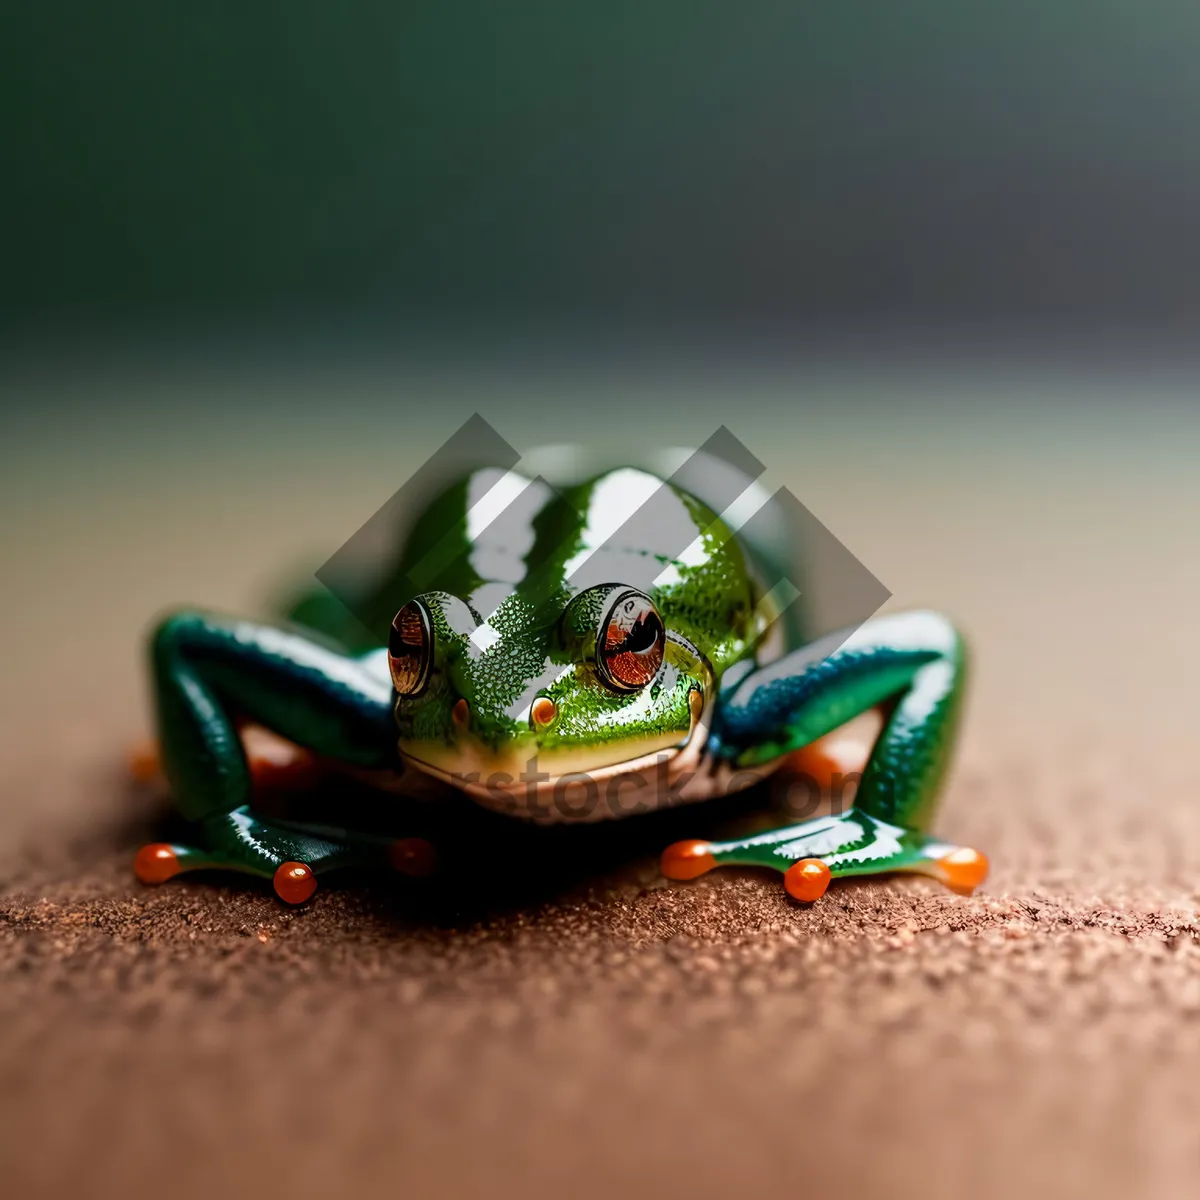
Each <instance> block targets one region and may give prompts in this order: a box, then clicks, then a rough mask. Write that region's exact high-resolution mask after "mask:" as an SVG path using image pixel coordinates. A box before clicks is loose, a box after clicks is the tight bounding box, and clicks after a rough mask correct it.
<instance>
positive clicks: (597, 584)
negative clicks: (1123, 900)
mask: <svg viewBox="0 0 1200 1200" xmlns="http://www.w3.org/2000/svg"><path fill="white" fill-rule="evenodd" d="M502 474H503V473H502V472H493V473H491V479H490V480H489V478H488V475H489V473H488V472H476V473H474V474H473V475H471V476H467V477H466V478H464V479H463V480H462V481H461V482H460V483H457V484H455V485H453V486H452V487H450V488H449V489H447V490H446V491H445V492H444V493H443V494H442V495H440V496H439V497H438V498H437V499H436V500H435V501H434V502H433V503H432V504H431V505H430V506H429V508H428V510H427V511H426V512H425V513H424V514H423V515H422V516H421V517H420V518H418V520H417V521H416V522H415V524H414V527H413V529H412V532H411V534H410V536H409V538H408V540H407V542H406V543H405V545H404V547H403V549H402V551H401V553H400V554H399V555H398V557H397V564H396V569H395V571H394V573H393V574H394V576H395V577H396V578H400V577H406V576H407V575H408V573H409V572H410V571H411V570H412V569H413V568H414V565H416V564H420V563H421V562H427V561H429V559H430V556H431V555H438V554H440V555H442V557H443V559H444V560H445V562H446V564H447V565H446V566H445V568H444V569H442V570H441V572H440V574H439V576H438V578H437V581H436V586H435V587H433V588H431V589H429V590H427V591H425V592H423V593H422V594H421V595H419V596H402V597H396V600H397V603H396V607H395V610H394V611H395V612H396V617H395V620H394V621H393V629H392V635H391V642H390V644H389V647H388V648H379V647H377V646H375V647H369V646H364V645H362V644H357V645H356V644H355V642H354V637H355V636H356V635H355V634H354V633H353V631H352V630H351V629H350V628H349V627H348V626H346V625H345V624H344V614H342V615H340V616H339V614H338V613H337V611H336V610H333V609H330V608H329V607H328V606H324V607H323V606H322V604H321V602H320V600H319V598H312V599H310V600H307V601H306V602H304V603H302V604H301V605H300V606H299V607H298V608H297V609H296V610H294V611H293V612H292V613H291V616H292V619H293V622H294V623H292V624H281V625H277V626H272V625H266V624H260V623H256V622H251V621H245V620H239V619H236V618H225V617H220V616H215V615H212V614H205V613H194V612H184V613H177V614H175V615H173V616H170V617H168V618H167V619H166V620H165V621H163V622H162V623H161V624H160V626H159V627H158V629H157V630H156V632H155V634H154V637H153V639H152V641H151V662H152V671H153V679H154V687H155V699H156V713H157V721H158V738H159V756H160V759H161V765H162V769H163V772H164V774H165V775H166V777H167V779H168V781H169V783H170V785H171V789H172V792H173V795H174V798H175V802H176V804H177V806H178V807H179V809H180V811H181V812H182V813H183V815H184V816H185V817H187V818H188V819H189V820H190V821H191V822H192V823H193V825H192V828H193V831H194V837H192V838H190V839H189V841H188V843H187V844H185V845H174V844H172V845H169V846H168V845H163V844H156V845H155V846H152V847H146V848H144V849H143V851H142V852H141V853H140V854H139V856H138V861H137V864H136V870H137V874H138V877H139V878H140V879H142V880H143V882H146V883H159V882H163V881H164V880H166V879H168V878H171V877H173V876H174V875H175V874H178V873H179V872H181V871H186V870H191V869H195V868H201V867H222V868H232V869H235V870H242V871H246V872H248V873H250V874H254V875H259V876H261V877H264V878H268V879H272V880H273V881H274V886H275V890H276V892H277V894H278V895H279V896H280V898H281V899H283V900H285V901H287V902H289V903H301V902H303V901H305V900H307V899H308V898H309V897H310V896H311V895H312V894H313V892H314V891H315V889H316V886H317V877H318V876H319V875H320V874H322V873H324V872H325V871H328V870H332V869H335V868H338V867H342V866H349V865H354V864H362V863H387V864H390V865H391V866H393V867H394V868H396V869H399V870H404V871H406V873H409V874H413V875H422V874H427V873H428V872H429V871H430V870H432V869H433V864H434V862H435V855H434V852H433V850H432V848H431V847H428V845H427V844H426V843H423V842H420V840H419V839H403V840H402V841H401V842H392V841H389V840H387V839H381V838H377V837H372V836H370V835H366V834H363V833H361V832H359V831H355V830H353V829H349V828H345V827H344V826H343V825H342V824H340V823H339V822H338V820H337V814H336V811H335V812H334V813H332V814H331V819H330V820H329V821H328V823H324V824H322V825H321V826H320V827H306V826H303V825H299V824H295V823H291V822H284V821H280V820H278V819H272V818H268V817H265V816H262V815H260V814H258V813H256V812H252V811H251V809H250V800H251V792H252V787H253V784H254V781H255V778H256V776H257V772H258V770H259V766H258V763H257V760H256V759H255V757H254V754H253V752H252V748H251V742H250V741H249V740H248V739H246V738H245V737H244V735H243V734H242V732H241V730H242V728H243V727H244V724H245V722H251V723H252V724H253V725H254V726H258V727H262V728H265V729H266V730H268V731H270V732H271V733H272V734H275V735H278V736H279V737H281V738H283V739H286V740H287V742H289V743H292V744H294V745H295V746H297V747H301V748H302V751H299V750H298V751H297V752H296V753H297V755H301V754H303V756H304V757H305V758H307V759H308V761H309V762H311V761H314V756H316V758H318V759H319V760H320V761H321V762H323V763H330V764H340V765H341V766H342V767H344V768H346V769H348V770H353V771H356V772H362V771H364V770H366V771H371V772H376V773H381V774H382V775H385V776H387V777H388V779H389V781H390V787H391V788H393V789H394V790H400V791H404V790H406V789H409V788H412V789H414V790H416V791H421V792H422V793H424V792H427V791H429V790H430V789H433V790H434V791H436V790H437V789H438V788H445V787H453V788H456V789H458V790H461V791H464V792H466V793H467V794H468V795H470V796H472V797H473V798H474V799H476V800H478V801H479V802H480V803H482V804H484V805H486V806H488V807H492V808H495V809H498V810H499V811H502V812H507V813H509V814H511V815H513V816H516V817H522V818H526V819H532V820H543V821H565V820H595V819H600V818H604V817H615V816H624V815H629V814H630V813H634V812H640V811H648V810H650V809H652V808H654V807H657V806H658V805H660V804H663V803H677V802H681V801H685V800H700V799H704V798H705V797H706V796H709V795H720V794H723V793H725V792H728V791H736V790H739V789H741V788H745V787H748V786H750V785H751V784H752V783H754V782H755V781H756V780H759V779H762V778H765V777H767V776H770V775H771V774H772V773H773V772H775V771H777V770H779V769H780V768H782V767H784V766H785V765H786V764H788V763H789V762H792V763H793V764H794V763H795V762H799V761H801V759H800V757H798V752H800V751H802V750H803V749H804V748H805V747H814V746H819V745H820V744H821V742H822V739H824V738H826V737H827V735H829V734H830V733H831V732H832V731H833V730H835V729H837V728H838V727H840V726H842V725H843V724H844V723H845V722H846V721H847V720H849V719H850V718H851V717H854V716H855V715H857V714H859V713H863V712H866V711H868V710H871V709H874V708H876V707H878V706H886V710H887V713H888V715H887V718H886V720H885V722H884V725H883V729H882V731H881V732H880V734H879V736H878V738H877V739H876V740H875V743H874V746H873V748H872V749H871V752H870V759H869V762H868V764H867V767H866V770H865V772H864V774H863V779H862V782H861V784H860V785H859V787H858V790H857V793H856V795H855V800H854V806H853V807H852V808H850V809H849V810H848V811H846V812H845V813H843V814H839V815H835V816H831V817H823V818H817V819H815V820H810V821H805V822H802V823H800V824H793V825H789V826H785V827H784V828H782V829H778V830H773V831H770V832H767V833H763V834H759V835H756V836H755V837H751V838H746V839H741V840H737V841H731V842H703V843H701V842H684V843H679V844H677V845H676V846H673V847H670V848H668V850H667V851H666V852H665V853H664V856H663V862H662V869H663V872H664V874H666V875H667V876H668V877H669V878H673V879H692V878H695V877H697V876H698V875H700V874H703V873H704V872H706V871H708V870H710V869H712V868H713V867H716V866H719V865H722V864H748V865H757V866H771V867H774V868H776V869H778V870H780V871H782V872H784V875H785V887H786V890H787V892H788V894H790V895H791V896H792V897H793V898H794V899H796V900H799V901H801V902H805V903H811V902H812V901H814V900H816V899H818V898H819V897H820V895H822V894H823V893H824V891H825V889H826V888H827V887H828V886H829V883H830V881H831V879H835V878H839V877H843V876H848V875H866V874H877V873H881V872H889V871H919V872H923V873H926V874H929V875H931V876H933V877H934V878H938V879H940V880H941V881H942V882H944V883H945V884H946V885H947V886H949V887H951V888H954V889H955V890H959V891H970V890H971V889H972V888H973V887H974V886H976V885H977V884H978V883H979V882H981V881H982V878H983V876H984V874H985V873H986V859H985V858H984V857H983V856H982V855H981V854H979V853H978V852H977V851H974V850H969V849H966V848H963V847H955V846H952V845H949V844H947V843H944V842H941V841H938V840H937V839H935V838H932V837H930V836H929V835H928V834H927V832H926V829H927V826H928V823H929V820H930V818H931V816H932V811H933V803H934V800H935V798H936V795H937V792H938V789H939V787H940V784H941V781H942V778H943V776H944V772H945V768H946V765H947V762H948V759H949V755H950V751H951V749H952V746H953V740H954V733H955V728H956V723H957V717H958V711H959V707H960V700H961V693H962V681H963V666H964V655H963V647H962V643H961V640H960V639H959V637H958V635H957V633H955V631H954V630H953V628H952V627H951V626H950V625H949V623H948V622H947V621H946V620H945V619H944V618H942V617H939V616H937V615H936V614H934V613H909V614H900V615H897V616H888V617H883V618H876V619H874V620H872V621H869V622H867V623H866V624H865V625H863V626H862V627H861V628H859V629H858V630H856V631H854V632H853V633H850V634H849V636H847V637H846V638H845V640H844V641H843V643H842V644H841V646H840V647H839V648H838V649H837V650H836V651H835V652H834V653H833V654H831V655H828V656H827V657H824V658H821V657H819V656H817V655H814V654H812V653H811V652H809V651H806V649H805V648H804V647H803V646H798V647H796V648H795V649H792V650H791V651H788V650H786V649H785V650H784V652H783V653H781V654H779V655H778V656H777V657H775V658H774V659H773V660H772V661H760V660H759V657H758V656H759V655H762V654H763V637H762V635H763V633H764V630H765V628H766V627H767V626H768V625H770V624H771V623H772V619H773V613H772V611H771V610H770V609H769V607H767V605H766V602H765V601H764V600H763V597H762V595H761V589H760V588H759V587H758V586H757V584H756V582H755V579H754V574H753V564H752V563H751V562H749V561H748V557H747V554H746V552H745V550H744V548H743V547H742V546H741V544H740V543H739V541H738V539H737V538H736V537H732V536H730V533H729V530H728V529H727V528H726V527H725V526H724V525H723V524H722V523H721V521H720V520H718V519H717V517H716V516H715V514H714V513H713V512H712V511H711V510H710V509H708V508H707V507H706V506H705V505H704V504H703V503H702V502H701V501H700V500H698V499H696V498H695V497H693V496H691V495H688V494H687V493H685V492H682V491H680V490H678V489H676V488H673V487H671V486H670V485H669V484H668V485H664V484H662V483H661V481H659V480H657V479H655V478H653V477H651V476H648V475H646V473H644V472H637V471H632V470H629V469H622V470H618V471H613V472H608V473H606V474H604V475H600V476H597V477H596V478H594V479H592V480H589V481H587V482H586V483H583V484H580V485H578V486H576V487H574V488H571V489H567V490H565V491H564V492H563V493H562V495H563V497H564V498H565V499H566V501H567V503H566V504H565V505H564V504H562V503H561V502H559V501H558V500H557V499H556V497H555V496H554V494H553V493H552V492H551V491H550V490H549V489H547V488H544V487H543V486H542V485H540V484H538V483H531V484H529V485H528V487H527V489H526V491H524V492H522V493H521V497H522V502H523V504H524V506H525V507H524V510H523V511H524V514H525V516H524V519H523V520H522V521H520V522H513V521H509V522H507V523H501V522H499V521H497V522H495V523H494V526H495V527H493V525H489V526H487V527H486V528H484V529H483V530H481V531H480V530H473V529H472V528H471V526H470V515H471V513H472V512H473V511H474V510H473V508H472V505H473V503H474V502H475V500H476V498H477V497H478V496H479V495H480V494H486V491H487V488H488V487H490V486H494V485H495V483H496V480H497V478H499V476H500V475H502ZM539 489H541V490H539ZM656 489H657V490H656ZM651 494H653V495H654V497H655V500H656V503H657V508H656V510H655V520H654V522H651V523H649V524H648V525H647V526H646V527H645V528H643V529H641V530H640V532H638V533H637V534H636V536H634V535H632V534H629V533H628V532H625V533H621V532H618V534H616V535H614V533H613V525H614V519H613V512H614V510H615V509H617V508H618V507H619V506H620V504H622V503H624V504H626V505H629V504H630V503H631V498H632V499H633V500H637V499H638V498H640V497H641V496H643V495H651ZM634 507H635V508H636V505H635V506H634ZM448 529H449V530H451V531H452V534H453V536H459V537H460V538H461V545H459V546H458V547H457V553H454V552H453V551H455V549H456V548H455V547H454V546H453V545H451V546H450V551H451V553H447V534H446V531H447V530H448ZM455 531H457V532H455ZM681 535H682V536H681ZM684 540H686V541H688V545H687V548H686V549H685V550H682V551H681V550H680V549H679V546H680V545H681V544H682V542H683V541H684ZM388 583H389V581H388V580H387V579H385V580H384V581H383V582H382V583H381V585H380V586H381V589H382V594H383V600H382V603H385V604H386V600H387V598H388V596H387V591H386V589H387V587H388ZM387 611H388V612H389V613H390V612H392V611H393V610H392V609H391V608H388V609H387ZM485 615H486V620H485ZM385 620H386V618H385ZM339 622H341V623H339ZM248 750H251V753H250V754H249V755H248V753H247V751H248ZM143 758H144V756H143ZM139 769H140V770H141V771H142V772H143V774H144V773H145V772H146V762H145V761H143V759H141V758H140V759H139ZM274 769H275V770H276V771H278V763H276V764H275V768H274ZM672 787H674V789H675V790H674V791H673V792H672V791H671V788H672ZM571 789H574V798H573V799H572V800H571V802H570V803H567V802H566V801H565V799H564V797H565V796H566V795H567V793H568V792H569V791H570V790H571ZM664 789H665V794H664ZM580 797H582V801H581V799H580Z"/></svg>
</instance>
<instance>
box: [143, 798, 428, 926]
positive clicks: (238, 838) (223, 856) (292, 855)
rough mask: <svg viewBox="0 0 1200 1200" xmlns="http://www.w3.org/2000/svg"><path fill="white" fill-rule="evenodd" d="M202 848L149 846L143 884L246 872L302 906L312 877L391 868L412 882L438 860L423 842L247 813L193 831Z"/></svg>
mask: <svg viewBox="0 0 1200 1200" xmlns="http://www.w3.org/2000/svg"><path fill="white" fill-rule="evenodd" d="M196 829H197V831H198V833H199V835H200V836H199V839H198V840H199V841H200V842H201V843H202V845H199V846H187V845H182V844H178V843H174V842H152V843H151V844H150V845H147V846H143V847H142V848H141V850H139V851H138V853H137V857H136V858H135V859H134V864H133V869H134V873H135V874H136V875H137V877H138V878H139V879H140V880H141V881H142V882H143V883H150V884H155V883H165V882H166V881H167V880H168V879H173V878H174V877H175V876H176V875H179V874H181V873H182V872H184V871H198V870H204V869H219V870H227V871H243V872H245V873H247V874H250V875H257V876H259V877H260V878H263V879H270V880H271V882H272V884H273V886H274V888H275V894H276V895H277V896H278V897H279V898H280V899H281V900H284V901H286V902H287V903H288V904H302V903H303V902H304V901H305V900H308V899H309V898H310V897H311V896H312V894H313V893H314V892H315V891H316V890H317V876H318V875H322V874H324V873H325V872H326V871H333V870H337V869H339V868H342V867H353V866H358V867H370V866H381V865H387V866H390V867H391V868H392V869H393V870H396V871H399V872H401V873H402V874H405V875H409V876H412V877H414V878H423V877H425V876H427V875H430V874H432V873H433V871H434V870H436V867H437V858H436V855H435V853H434V850H433V847H432V846H431V845H430V844H429V843H428V842H427V841H425V840H424V839H423V838H400V839H399V840H396V839H392V838H384V837H374V836H369V835H363V834H349V833H344V832H342V831H340V830H328V831H326V830H320V831H319V832H318V831H315V830H314V829H312V828H306V827H303V826H299V825H291V824H285V823H283V822H280V821H275V820H269V819H267V818H264V817H260V816H257V815H251V813H250V811H249V810H248V809H246V808H240V809H236V810H235V811H234V812H231V813H221V814H219V815H217V816H213V817H209V818H207V819H206V820H204V821H201V822H199V823H198V824H197V826H196Z"/></svg>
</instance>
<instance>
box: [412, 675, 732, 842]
mask: <svg viewBox="0 0 1200 1200" xmlns="http://www.w3.org/2000/svg"><path fill="white" fill-rule="evenodd" d="M713 697H714V690H713V689H712V688H711V687H710V688H708V689H705V690H703V691H702V690H701V689H700V688H695V689H693V691H692V692H691V693H690V694H689V697H688V710H689V713H690V718H691V719H690V722H689V726H688V730H687V733H686V734H685V735H684V736H683V738H682V739H681V738H680V736H679V734H678V733H666V734H660V735H656V736H652V737H644V738H640V739H638V740H637V741H635V742H627V743H625V747H624V748H625V750H626V751H632V753H631V754H629V756H628V757H626V758H623V759H621V760H620V761H617V762H613V761H612V758H611V756H612V747H611V746H609V747H598V748H595V749H577V748H572V749H563V750H539V749H538V748H537V746H536V745H535V744H531V743H526V744H524V745H523V746H516V747H514V748H513V749H512V750H510V751H507V752H497V751H495V750H493V749H491V748H490V747H488V746H486V745H484V744H483V743H482V742H480V741H476V740H473V739H467V740H465V741H463V742H460V743H459V744H458V745H457V746H455V747H453V748H450V747H447V749H446V756H445V758H444V759H442V760H441V761H439V758H440V755H438V754H437V752H436V751H435V750H434V749H433V748H432V747H427V746H423V747H421V753H420V755H418V754H415V753H413V752H412V751H410V750H408V749H406V748H405V747H403V746H401V748H400V753H401V757H402V758H403V760H404V762H405V764H406V765H408V766H412V767H414V768H416V769H417V770H418V771H421V772H422V773H423V774H425V775H429V776H432V777H433V778H434V779H437V780H440V781H441V782H443V783H446V784H449V785H450V786H452V787H455V788H457V789H459V790H460V791H463V792H466V793H467V794H468V795H469V796H471V797H472V799H474V800H476V801H477V802H478V803H480V804H482V805H483V806H484V807H485V808H490V809H493V810H494V811H496V812H502V813H505V814H507V815H509V816H515V817H521V818H524V819H526V820H531V821H537V822H539V823H545V824H551V823H560V822H567V821H599V820H605V819H608V818H613V817H627V816H633V815H635V814H636V813H641V812H648V811H652V810H653V809H656V808H660V807H664V806H665V805H668V804H675V803H682V802H685V801H688V800H699V799H702V798H703V797H704V796H706V795H708V790H707V789H705V788H704V787H703V785H702V784H701V785H700V786H698V787H697V786H691V787H689V786H688V785H689V784H691V783H692V782H693V778H694V777H698V776H700V775H701V774H702V772H701V771H700V768H701V765H702V759H703V756H704V750H705V746H706V745H707V742H708V731H709V728H710V724H711V717H712V708H713ZM685 774H686V775H687V779H686V780H684V779H683V777H684V775H685ZM681 780H682V782H681Z"/></svg>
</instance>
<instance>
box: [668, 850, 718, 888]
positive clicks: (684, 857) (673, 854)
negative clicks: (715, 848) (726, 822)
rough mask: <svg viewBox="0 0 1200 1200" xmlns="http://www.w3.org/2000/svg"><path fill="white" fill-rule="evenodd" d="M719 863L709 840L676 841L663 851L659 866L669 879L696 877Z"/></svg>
mask: <svg viewBox="0 0 1200 1200" xmlns="http://www.w3.org/2000/svg"><path fill="white" fill-rule="evenodd" d="M716 865H717V860H716V859H715V858H713V856H712V845H711V844H710V843H709V842H700V841H687V842H676V843H675V844H674V845H672V846H668V847H667V848H666V849H665V850H664V851H663V853H662V860H661V862H660V864H659V867H660V869H661V871H662V873H663V874H664V875H665V876H666V877H667V878H668V879H696V878H698V877H699V876H700V875H703V874H704V872H705V871H711V870H712V869H713V867H715V866H716Z"/></svg>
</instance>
